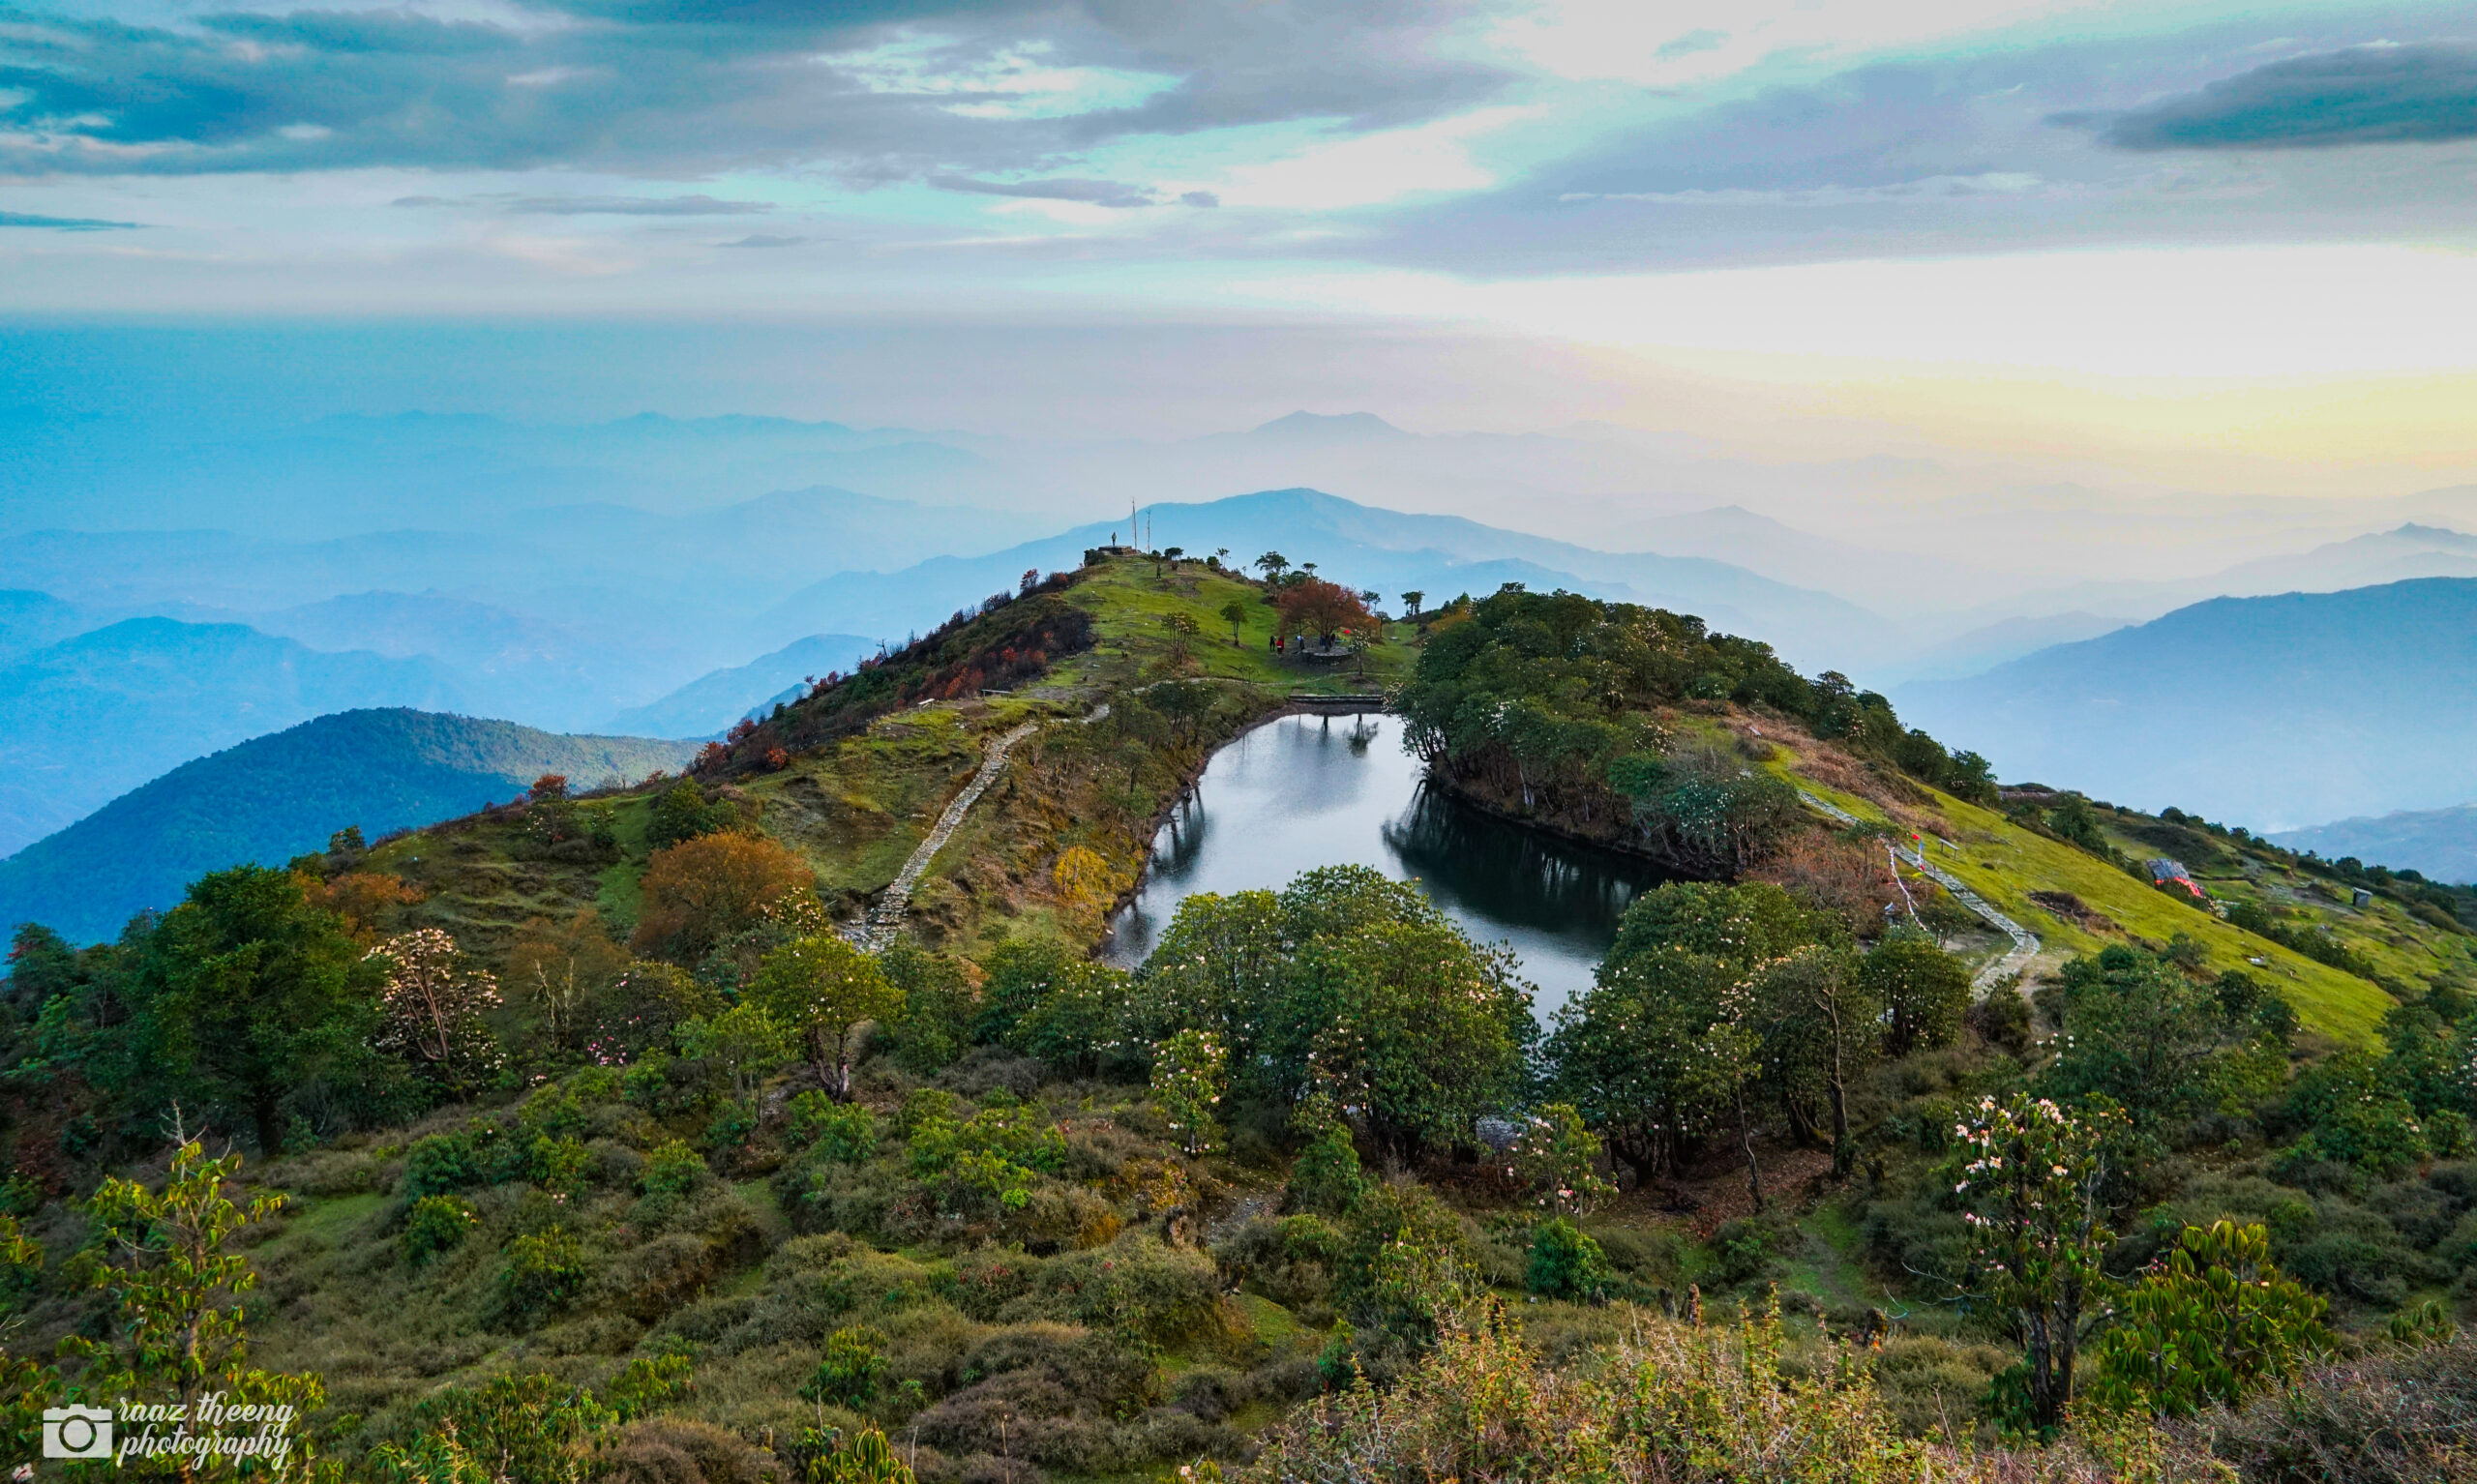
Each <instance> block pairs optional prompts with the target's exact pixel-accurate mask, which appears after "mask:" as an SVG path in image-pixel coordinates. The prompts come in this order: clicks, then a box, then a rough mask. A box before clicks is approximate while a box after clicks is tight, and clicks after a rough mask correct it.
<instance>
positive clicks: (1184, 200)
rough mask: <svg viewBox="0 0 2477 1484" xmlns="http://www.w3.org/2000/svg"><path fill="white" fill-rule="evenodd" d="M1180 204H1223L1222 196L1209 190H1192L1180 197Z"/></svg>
mask: <svg viewBox="0 0 2477 1484" xmlns="http://www.w3.org/2000/svg"><path fill="white" fill-rule="evenodd" d="M1220 204H1221V197H1219V196H1217V195H1215V194H1213V193H1211V192H1209V191H1190V192H1187V193H1185V194H1183V195H1181V196H1179V205H1181V206H1218V205H1220Z"/></svg>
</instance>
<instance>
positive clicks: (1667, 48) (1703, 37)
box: [1652, 27, 1729, 62]
mask: <svg viewBox="0 0 2477 1484" xmlns="http://www.w3.org/2000/svg"><path fill="white" fill-rule="evenodd" d="M1728 44H1729V33H1727V32H1726V31H1715V30H1712V29H1710V28H1709V27H1698V28H1696V29H1695V30H1692V31H1688V32H1686V34H1685V35H1684V36H1681V37H1677V38H1675V39H1674V40H1671V41H1666V42H1662V43H1660V45H1658V47H1657V48H1656V49H1655V50H1654V51H1653V52H1652V55H1654V56H1656V57H1657V58H1659V59H1660V60H1661V61H1663V62H1673V61H1675V60H1676V59H1678V58H1679V57H1690V56H1692V55H1694V54H1695V53H1696V52H1698V51H1717V50H1719V49H1720V48H1721V47H1723V46H1725V45H1728Z"/></svg>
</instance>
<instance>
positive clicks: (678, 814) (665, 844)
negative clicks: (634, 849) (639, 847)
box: [645, 778, 739, 850]
mask: <svg viewBox="0 0 2477 1484" xmlns="http://www.w3.org/2000/svg"><path fill="white" fill-rule="evenodd" d="M738 823H739V811H738V810H736V809H733V808H732V807H731V805H730V804H729V803H726V802H724V801H721V800H714V801H712V802H708V801H707V800H706V798H705V790H704V789H703V788H702V787H699V786H698V783H697V780H695V779H693V778H683V779H681V780H680V781H679V782H677V783H675V784H673V785H671V787H668V788H665V789H664V790H663V791H662V792H660V793H657V794H655V795H654V804H653V811H652V816H651V817H650V818H649V819H648V820H647V821H646V824H645V845H646V847H647V848H649V849H654V850H667V849H670V848H671V846H676V845H681V844H684V843H686V842H688V841H691V840H694V839H696V838H697V837H698V836H700V835H712V834H717V833H719V832H721V831H723V830H728V829H731V828H734V827H735V826H737V825H738Z"/></svg>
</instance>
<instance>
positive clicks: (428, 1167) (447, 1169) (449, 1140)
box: [404, 1133, 482, 1201]
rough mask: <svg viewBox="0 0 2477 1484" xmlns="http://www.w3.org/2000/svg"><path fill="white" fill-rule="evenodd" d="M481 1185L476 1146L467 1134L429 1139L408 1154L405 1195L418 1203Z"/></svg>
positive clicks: (435, 1136) (417, 1141) (427, 1137)
mask: <svg viewBox="0 0 2477 1484" xmlns="http://www.w3.org/2000/svg"><path fill="white" fill-rule="evenodd" d="M480 1183H482V1172H481V1169H480V1166H479V1164H478V1162H477V1161H476V1160H475V1158H474V1151H473V1142H472V1140H471V1139H469V1138H467V1137H466V1136H465V1135H463V1133H455V1134H430V1135H426V1136H424V1137H422V1138H420V1139H416V1140H414V1141H413V1146H412V1147H411V1148H410V1149H407V1150H405V1151H404V1194H405V1195H407V1196H409V1197H411V1198H412V1199H414V1200H416V1201H418V1200H420V1199H421V1198H422V1197H424V1196H440V1195H445V1194H446V1193H447V1192H449V1191H451V1190H459V1189H462V1188H463V1187H464V1186H467V1185H478V1184H480Z"/></svg>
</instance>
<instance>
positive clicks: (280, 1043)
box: [133, 866, 378, 1154]
mask: <svg viewBox="0 0 2477 1484" xmlns="http://www.w3.org/2000/svg"><path fill="white" fill-rule="evenodd" d="M377 976H378V967H377V965H375V964H372V965H366V966H365V965H364V964H363V962H362V954H361V950H360V948H359V946H358V945H356V944H355V943H354V942H353V940H352V939H351V938H350V937H349V936H347V935H345V934H344V931H343V923H342V921H341V920H340V919H339V918H337V917H336V916H335V915H334V914H333V913H330V912H326V911H322V910H319V909H318V908H316V907H313V906H312V905H310V903H309V901H308V899H307V898H306V897H305V896H304V895H303V892H302V887H301V881H300V879H299V878H298V877H296V876H292V875H290V874H289V873H286V872H282V871H270V870H266V869H263V868H261V867H256V866H237V867H234V868H233V869H231V870H229V871H219V872H216V873H214V874H213V875H210V876H202V877H200V878H199V879H198V880H197V881H196V882H195V883H194V884H193V885H192V886H191V887H190V889H189V894H188V896H187V897H186V898H185V899H184V900H183V902H182V903H181V905H179V906H176V907H174V908H173V909H172V910H171V911H170V912H169V913H167V914H166V915H165V916H164V920H163V922H162V923H161V925H159V926H158V927H157V928H156V930H155V931H154V932H153V933H151V934H149V935H147V937H146V941H145V944H144V946H143V948H142V949H141V950H140V951H139V955H138V965H137V972H136V975H135V983H134V986H133V988H134V998H135V999H136V1001H137V1005H138V1017H139V1022H140V1024H141V1026H142V1031H141V1040H142V1042H143V1047H142V1050H141V1052H140V1055H139V1060H140V1063H141V1065H142V1066H143V1067H145V1068H146V1069H147V1070H146V1071H144V1072H142V1073H141V1074H140V1075H141V1076H143V1077H145V1078H146V1080H147V1081H148V1082H149V1083H152V1084H153V1085H154V1087H155V1088H156V1089H157V1090H158V1095H157V1096H156V1097H155V1098H154V1099H151V1100H150V1101H154V1102H156V1103H157V1104H158V1105H159V1106H160V1105H161V1103H162V1102H164V1101H168V1099H169V1097H171V1096H177V1095H179V1094H180V1093H181V1091H182V1090H183V1089H190V1090H192V1091H194V1092H195V1093H198V1094H203V1095H204V1096H205V1097H206V1098H208V1099H210V1100H211V1101H213V1102H215V1103H219V1104H222V1105H224V1106H225V1107H229V1108H231V1109H233V1110H235V1111H237V1112H238V1113H241V1114H242V1115H243V1116H245V1117H247V1118H248V1119H249V1120H250V1123H251V1126H252V1128H253V1129H254V1132H255V1134H256V1136H257V1142H258V1147H259V1148H260V1149H261V1150H262V1151H264V1152H266V1153H270V1154H272V1153H275V1152H278V1151H279V1150H281V1149H282V1147H283V1144H284V1116H283V1113H284V1100H285V1098H286V1097H287V1096H288V1095H289V1094H291V1093H293V1092H295V1091H297V1090H300V1089H303V1088H307V1087H311V1086H314V1085H316V1084H318V1083H321V1082H323V1081H328V1080H332V1079H340V1078H348V1077H349V1076H350V1075H351V1073H352V1071H353V1070H354V1069H356V1068H357V1067H359V1066H360V1065H362V1064H363V1063H364V1061H365V1048H366V1047H367V1045H368V1043H369V1040H370V1037H371V1035H372V1033H373V1031H374V1030H375V1029H376V1027H377V1013H376V1012H377V995H376V993H375V992H376V980H377Z"/></svg>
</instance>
